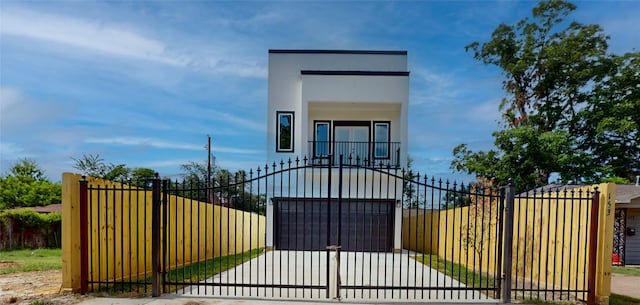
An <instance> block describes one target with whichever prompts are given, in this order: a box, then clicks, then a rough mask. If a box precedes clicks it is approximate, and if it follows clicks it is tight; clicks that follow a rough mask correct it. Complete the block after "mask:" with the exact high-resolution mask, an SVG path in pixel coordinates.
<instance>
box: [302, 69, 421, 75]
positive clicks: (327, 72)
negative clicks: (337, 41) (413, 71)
mask: <svg viewBox="0 0 640 305" xmlns="http://www.w3.org/2000/svg"><path fill="white" fill-rule="evenodd" d="M300 74H302V75H357V76H409V72H407V71H334V70H302V71H300Z"/></svg>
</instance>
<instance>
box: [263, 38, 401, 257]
mask: <svg viewBox="0 0 640 305" xmlns="http://www.w3.org/2000/svg"><path fill="white" fill-rule="evenodd" d="M268 90H269V91H268V107H267V127H268V132H267V151H268V155H267V158H268V160H270V161H276V162H278V161H279V160H285V161H286V160H289V159H292V160H295V159H296V158H299V159H300V160H303V159H304V158H306V160H307V163H306V164H310V165H313V166H316V167H314V168H313V170H307V171H305V175H303V176H304V177H301V178H300V177H298V178H296V179H298V180H299V181H297V183H296V190H295V192H292V191H291V189H292V187H293V183H291V182H290V181H289V183H287V186H285V188H287V191H281V194H280V195H279V196H274V197H277V198H271V199H270V200H271V202H272V204H271V205H269V206H268V207H267V246H269V247H275V248H283V247H285V248H287V247H288V248H296V249H303V248H304V249H310V248H317V249H322V248H323V247H324V245H323V244H322V243H318V244H313V245H311V246H309V245H303V246H300V245H293V244H292V242H288V243H287V242H285V241H284V240H285V239H288V240H294V241H296V243H298V242H297V241H299V240H302V239H304V238H305V236H306V237H308V236H315V235H318V236H321V235H322V234H324V233H323V232H324V231H322V229H319V230H320V231H318V230H315V229H314V228H313V227H314V226H318V227H323V226H324V225H325V223H324V222H326V221H327V220H324V218H322V217H321V216H318V217H319V218H318V219H319V220H318V221H316V218H315V217H316V216H314V215H316V214H317V215H320V214H323V213H325V212H324V210H323V208H321V207H319V208H318V210H314V209H315V208H316V206H319V205H321V204H323V203H325V202H329V201H331V200H334V199H335V200H337V199H338V198H340V199H341V201H340V202H341V203H342V204H340V209H342V210H341V211H342V213H343V214H345V215H346V214H347V213H349V215H351V213H353V214H355V215H357V216H353V217H351V219H352V221H351V222H349V221H348V220H345V222H344V223H345V225H346V226H347V227H348V229H345V230H344V232H343V234H342V236H344V238H346V239H347V240H348V241H353V242H354V243H355V242H357V241H354V240H352V239H354V238H359V239H360V238H362V236H359V237H358V236H357V235H358V234H369V235H376V236H374V238H377V239H378V241H377V242H376V245H378V244H380V245H378V246H376V245H373V246H372V245H369V246H367V247H368V248H367V247H364V248H363V246H357V247H355V248H354V247H352V246H349V247H350V248H354V249H357V250H363V249H365V248H366V249H365V250H367V249H369V250H372V249H373V248H376V247H378V248H379V249H383V250H385V251H387V250H389V251H390V250H391V248H393V250H399V249H400V247H401V246H400V245H401V240H400V223H401V221H400V217H401V209H402V207H401V206H400V204H398V203H397V202H398V201H399V199H400V197H401V196H402V185H401V181H399V180H398V179H390V178H389V177H385V173H384V171H377V172H366V171H364V170H358V171H357V172H356V171H350V172H349V174H344V173H343V174H342V175H341V176H339V177H338V176H337V175H338V173H337V170H332V169H331V168H332V167H333V168H335V167H337V166H339V163H340V160H339V158H340V156H342V158H343V163H345V164H347V163H348V164H351V165H357V166H360V167H361V168H365V167H378V168H386V169H387V171H392V170H396V172H397V169H398V168H400V167H401V166H404V165H406V164H407V144H408V143H407V126H408V122H407V116H408V105H409V71H408V70H407V52H406V51H352V50H269V74H268ZM316 168H317V169H316ZM367 175H368V176H367ZM387 176H388V175H387ZM314 177H315V178H314ZM367 177H368V178H367ZM336 181H341V183H342V186H343V187H340V185H337V184H336V183H338V182H336ZM275 183H278V182H275ZM313 184H317V185H318V186H317V187H314V186H313ZM322 184H326V185H328V186H329V187H324V188H323V187H322ZM365 184H368V185H372V187H368V186H366V185H365ZM300 185H302V186H300ZM373 185H375V187H374V186H373ZM331 186H333V187H331ZM357 186H360V187H357ZM300 188H302V189H304V192H303V191H301V190H300ZM276 189H277V188H276ZM340 190H341V191H342V193H339V192H340ZM292 193H295V194H293V195H292ZM301 193H304V195H300V194H301ZM327 199H328V200H327ZM302 202H304V203H305V207H307V206H311V207H307V208H304V209H301V208H300V207H301V206H302V204H301V203H302ZM310 202H312V203H310ZM314 202H315V203H314ZM332 205H333V204H332ZM294 208H295V211H293V209H294ZM334 209H335V206H334ZM301 213H304V215H301ZM332 213H333V212H332ZM325 214H326V213H325ZM283 215H286V216H283ZM371 215H377V216H371ZM305 217H306V218H305ZM340 217H343V216H340ZM344 217H346V216H344ZM360 217H361V218H360ZM372 217H374V218H372ZM290 219H298V220H297V221H298V223H295V224H292V221H291V220H290ZM299 219H302V220H303V221H300V220H299ZM345 219H346V218H345ZM353 219H362V221H363V222H367V221H368V222H369V223H372V221H373V220H372V219H375V222H376V226H375V228H373V227H372V226H369V227H368V228H367V230H365V231H366V232H364V233H363V232H361V231H362V230H360V231H358V230H357V229H356V227H357V226H358V225H359V224H356V223H355V222H354V220H353ZM307 221H308V222H307ZM328 221H329V222H330V221H332V220H330V219H329V220H328ZM334 221H335V220H334ZM358 221H359V220H358ZM311 223H313V224H311ZM301 224H302V225H301ZM310 224H311V225H310ZM292 225H293V226H294V227H295V228H296V230H291V229H285V226H289V227H291V226H292ZM309 227H312V228H309ZM381 228H383V229H384V230H383V229H381ZM305 230H306V231H305ZM314 230H315V231H314ZM328 230H333V228H330V229H328ZM349 230H351V231H349ZM382 230H383V231H384V232H383V231H382ZM325 231H326V229H325ZM284 235H287V237H286V238H284V237H283V236H284ZM380 236H382V237H380ZM344 238H343V239H344ZM301 243H303V242H301ZM342 243H343V244H345V241H344V240H343V241H342ZM347 243H348V242H347ZM379 249H378V250H379Z"/></svg>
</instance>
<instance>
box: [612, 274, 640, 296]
mask: <svg viewBox="0 0 640 305" xmlns="http://www.w3.org/2000/svg"><path fill="white" fill-rule="evenodd" d="M611 292H613V293H615V294H621V295H626V296H630V297H634V298H636V299H640V277H638V276H630V275H622V274H615V273H612V274H611Z"/></svg>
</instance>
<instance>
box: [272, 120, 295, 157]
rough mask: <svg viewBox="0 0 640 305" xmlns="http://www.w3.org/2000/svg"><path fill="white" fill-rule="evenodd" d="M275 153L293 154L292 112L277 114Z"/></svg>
mask: <svg viewBox="0 0 640 305" xmlns="http://www.w3.org/2000/svg"><path fill="white" fill-rule="evenodd" d="M277 117H278V122H277V128H278V130H277V135H276V152H293V137H294V133H293V112H284V111H278V112H277Z"/></svg>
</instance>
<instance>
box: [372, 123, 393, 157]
mask: <svg viewBox="0 0 640 305" xmlns="http://www.w3.org/2000/svg"><path fill="white" fill-rule="evenodd" d="M373 126H374V127H373V141H374V143H373V145H374V157H375V158H378V159H387V158H389V138H390V133H389V129H390V128H389V122H375V123H373Z"/></svg>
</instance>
